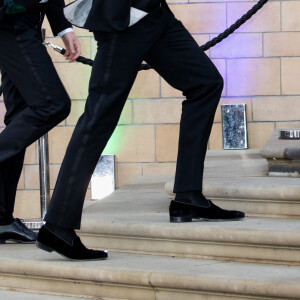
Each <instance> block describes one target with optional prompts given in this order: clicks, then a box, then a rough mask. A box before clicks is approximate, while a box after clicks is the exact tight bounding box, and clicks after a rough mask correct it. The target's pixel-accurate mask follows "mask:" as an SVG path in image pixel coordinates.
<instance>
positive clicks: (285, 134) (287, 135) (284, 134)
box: [279, 129, 300, 140]
mask: <svg viewBox="0 0 300 300" xmlns="http://www.w3.org/2000/svg"><path fill="white" fill-rule="evenodd" d="M279 138H280V139H282V140H300V130H299V129H294V130H280V131H279Z"/></svg>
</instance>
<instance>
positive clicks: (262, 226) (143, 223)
mask: <svg viewBox="0 0 300 300" xmlns="http://www.w3.org/2000/svg"><path fill="white" fill-rule="evenodd" d="M166 179H167V178H165V177H151V178H149V177H148V178H145V177H140V178H137V179H136V180H134V181H132V182H131V183H130V184H128V185H126V186H125V187H123V188H121V189H119V190H117V191H115V192H114V193H113V194H112V195H111V196H109V197H107V198H106V199H104V200H102V201H99V202H94V203H93V202H91V203H90V206H89V207H86V208H85V210H84V215H83V221H82V228H81V231H80V232H79V234H80V235H81V237H82V239H83V241H84V242H85V243H86V244H87V245H88V246H89V247H96V248H97V247H98V248H101V247H102V248H106V249H109V250H114V251H119V252H131V253H142V254H154V255H165V256H179V257H192V258H205V259H220V260H231V261H248V262H263V263H273V264H289V265H299V264H300V239H299V232H300V220H298V219H274V218H249V217H247V218H246V219H245V220H244V221H234V222H205V221H201V220H199V221H194V222H192V223H181V224H174V223H170V222H169V215H168V206H169V203H170V199H169V197H168V195H167V194H166V193H165V192H164V190H163V185H164V182H165V180H166Z"/></svg>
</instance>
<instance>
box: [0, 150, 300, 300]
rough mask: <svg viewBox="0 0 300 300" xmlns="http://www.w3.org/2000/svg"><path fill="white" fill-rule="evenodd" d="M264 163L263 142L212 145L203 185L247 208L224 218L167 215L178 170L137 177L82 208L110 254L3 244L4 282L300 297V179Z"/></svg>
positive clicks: (24, 286) (52, 288)
mask: <svg viewBox="0 0 300 300" xmlns="http://www.w3.org/2000/svg"><path fill="white" fill-rule="evenodd" d="M266 172H267V163H266V161H265V160H263V159H262V158H261V157H260V155H259V151H258V150H245V151H210V152H209V153H208V158H207V161H206V168H205V189H204V192H205V194H206V195H207V196H208V197H210V198H211V199H213V200H214V202H215V203H216V204H219V205H222V206H223V207H228V208H237V209H240V210H244V211H246V213H247V218H246V219H245V220H244V221H235V222H222V223H221V222H204V221H201V220H199V221H196V222H192V223H184V224H173V223H169V220H168V205H169V202H170V197H172V178H171V177H170V176H161V177H139V178H136V179H135V180H133V181H132V182H131V183H129V184H127V185H126V186H124V187H122V188H120V189H118V190H117V191H115V192H114V193H113V194H112V195H111V196H109V197H107V198H106V199H104V200H102V201H99V202H89V203H88V204H87V205H86V208H85V210H84V215H83V222H82V230H81V231H80V235H81V238H82V240H83V241H84V242H85V243H86V245H88V246H89V247H94V248H100V249H108V250H109V251H110V259H109V260H107V261H99V262H70V261H66V260H65V259H63V258H61V257H60V256H58V255H57V254H49V253H46V252H43V251H40V250H38V249H36V248H35V247H34V246H32V245H13V244H11V245H3V246H1V248H0V287H1V288H5V289H11V290H19V291H26V292H39V293H44V294H55V295H60V296H65V297H67V296H70V297H73V298H76V297H80V299H82V298H91V299H114V300H116V299H130V300H131V299H133V300H148V299H149V300H150V299H153V300H154V299H155V300H169V299H172V300H173V299H174V300H185V299H188V300H198V299H205V300H206V299H208V300H215V299H227V300H229V299H243V300H244V299H290V300H291V299H300V219H299V216H300V206H299V202H300V190H299V186H300V184H299V183H300V179H299V178H268V177H266ZM166 182H167V184H166ZM164 189H166V191H167V192H169V193H170V194H171V195H168V194H167V193H166V192H165V190H164ZM0 296H1V294H0ZM0 299H1V298H0ZM26 299H27V298H26ZM41 299H42V298H41Z"/></svg>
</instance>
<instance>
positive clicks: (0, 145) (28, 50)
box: [0, 28, 70, 163]
mask: <svg viewBox="0 0 300 300" xmlns="http://www.w3.org/2000/svg"><path fill="white" fill-rule="evenodd" d="M0 69H1V72H2V73H4V74H6V76H5V77H4V78H3V88H4V101H5V103H7V101H9V102H10V103H9V104H6V105H7V106H8V105H9V108H8V109H9V110H10V107H11V106H13V102H14V100H13V97H11V96H10V94H9V93H10V92H11V90H12V89H11V85H13V86H14V89H16V90H17V91H18V93H19V94H21V95H22V97H23V99H24V101H25V103H26V105H25V106H24V107H22V109H20V111H19V112H17V109H14V110H13V111H14V112H13V114H10V115H9V116H7V120H8V118H9V124H8V126H6V128H5V129H4V130H3V131H2V132H1V134H0V163H1V162H4V161H5V160H6V159H8V158H10V157H12V156H14V155H15V154H17V153H19V152H21V151H23V150H24V149H26V147H27V146H29V145H30V144H32V143H33V142H34V141H35V140H37V139H38V138H39V137H41V136H42V135H43V134H45V133H46V132H48V131H49V130H50V129H52V128H53V127H54V126H55V125H57V124H58V123H59V122H61V121H62V120H63V119H65V118H66V117H67V116H68V114H69V111H70V99H69V97H68V95H67V93H66V91H65V89H64V87H63V85H62V83H61V81H60V79H59V77H58V75H57V72H56V70H55V68H54V66H53V63H52V61H51V59H50V57H49V55H48V53H47V50H46V49H45V47H44V46H43V45H42V43H41V41H40V38H39V35H38V33H37V32H36V31H35V30H34V29H31V28H28V29H27V30H23V29H22V30H19V29H16V28H12V30H3V29H0ZM7 87H8V88H7ZM8 98H9V99H8ZM6 99H7V100H6Z"/></svg>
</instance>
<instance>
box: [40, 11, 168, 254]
mask: <svg viewBox="0 0 300 300" xmlns="http://www.w3.org/2000/svg"><path fill="white" fill-rule="evenodd" d="M163 28H164V27H163V19H162V15H161V10H160V9H159V8H158V9H157V10H155V11H154V12H153V13H151V14H149V16H148V17H147V18H145V19H144V20H143V21H141V22H140V23H138V24H136V25H135V26H133V27H131V28H129V29H127V30H125V31H123V32H119V33H96V34H95V38H96V40H98V41H99V50H98V52H97V55H96V58H95V61H94V65H93V70H92V75H91V80H90V86H89V97H88V99H87V102H86V107H85V111H84V114H83V115H82V116H81V117H80V119H79V121H78V123H77V125H76V127H75V130H74V133H73V136H72V138H71V141H70V143H69V146H68V148H67V151H66V155H65V158H64V160H63V163H62V167H61V170H60V173H59V176H58V179H57V183H56V187H55V190H54V193H53V197H52V200H51V203H50V207H49V210H48V213H47V215H46V217H45V221H46V225H45V226H44V227H43V228H42V230H41V231H40V233H39V236H38V239H37V240H38V246H39V247H40V248H42V249H45V248H43V247H44V246H45V245H46V247H48V250H49V249H52V251H56V252H58V253H60V254H63V255H64V256H67V257H69V258H75V257H74V255H73V254H72V253H73V252H74V249H75V248H76V244H74V246H72V245H73V244H72V243H73V242H72V241H76V240H78V239H77V238H76V237H75V236H74V235H75V233H74V229H79V228H80V222H81V214H82V206H83V203H84V197H85V193H86V190H87V187H88V184H89V181H90V178H91V175H92V173H93V171H94V169H95V166H96V164H97V162H98V160H99V157H100V154H101V152H102V151H103V149H104V147H105V145H106V143H107V141H108V140H109V138H110V136H111V134H112V133H113V131H114V129H115V127H116V125H117V123H118V120H119V117H120V114H121V111H122V108H123V106H124V103H125V101H126V99H127V97H128V94H129V91H130V89H131V87H132V85H133V82H134V80H135V77H136V75H137V73H138V70H139V67H140V64H141V62H142V61H143V58H144V56H145V53H146V52H147V51H148V49H149V48H150V47H151V45H152V44H153V43H154V42H155V41H156V40H157V39H158V38H159V36H161V35H162V33H163ZM54 236H56V238H54ZM63 242H64V247H62V246H61V245H62V243H63ZM81 249H82V248H81ZM46 250H47V249H46ZM82 252H85V251H84V250H82ZM76 253H77V259H89V258H88V257H84V255H81V254H80V252H78V251H76ZM99 256H100V259H101V258H105V257H106V256H107V255H106V256H105V254H104V253H103V254H102V257H101V253H100V254H99Z"/></svg>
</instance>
